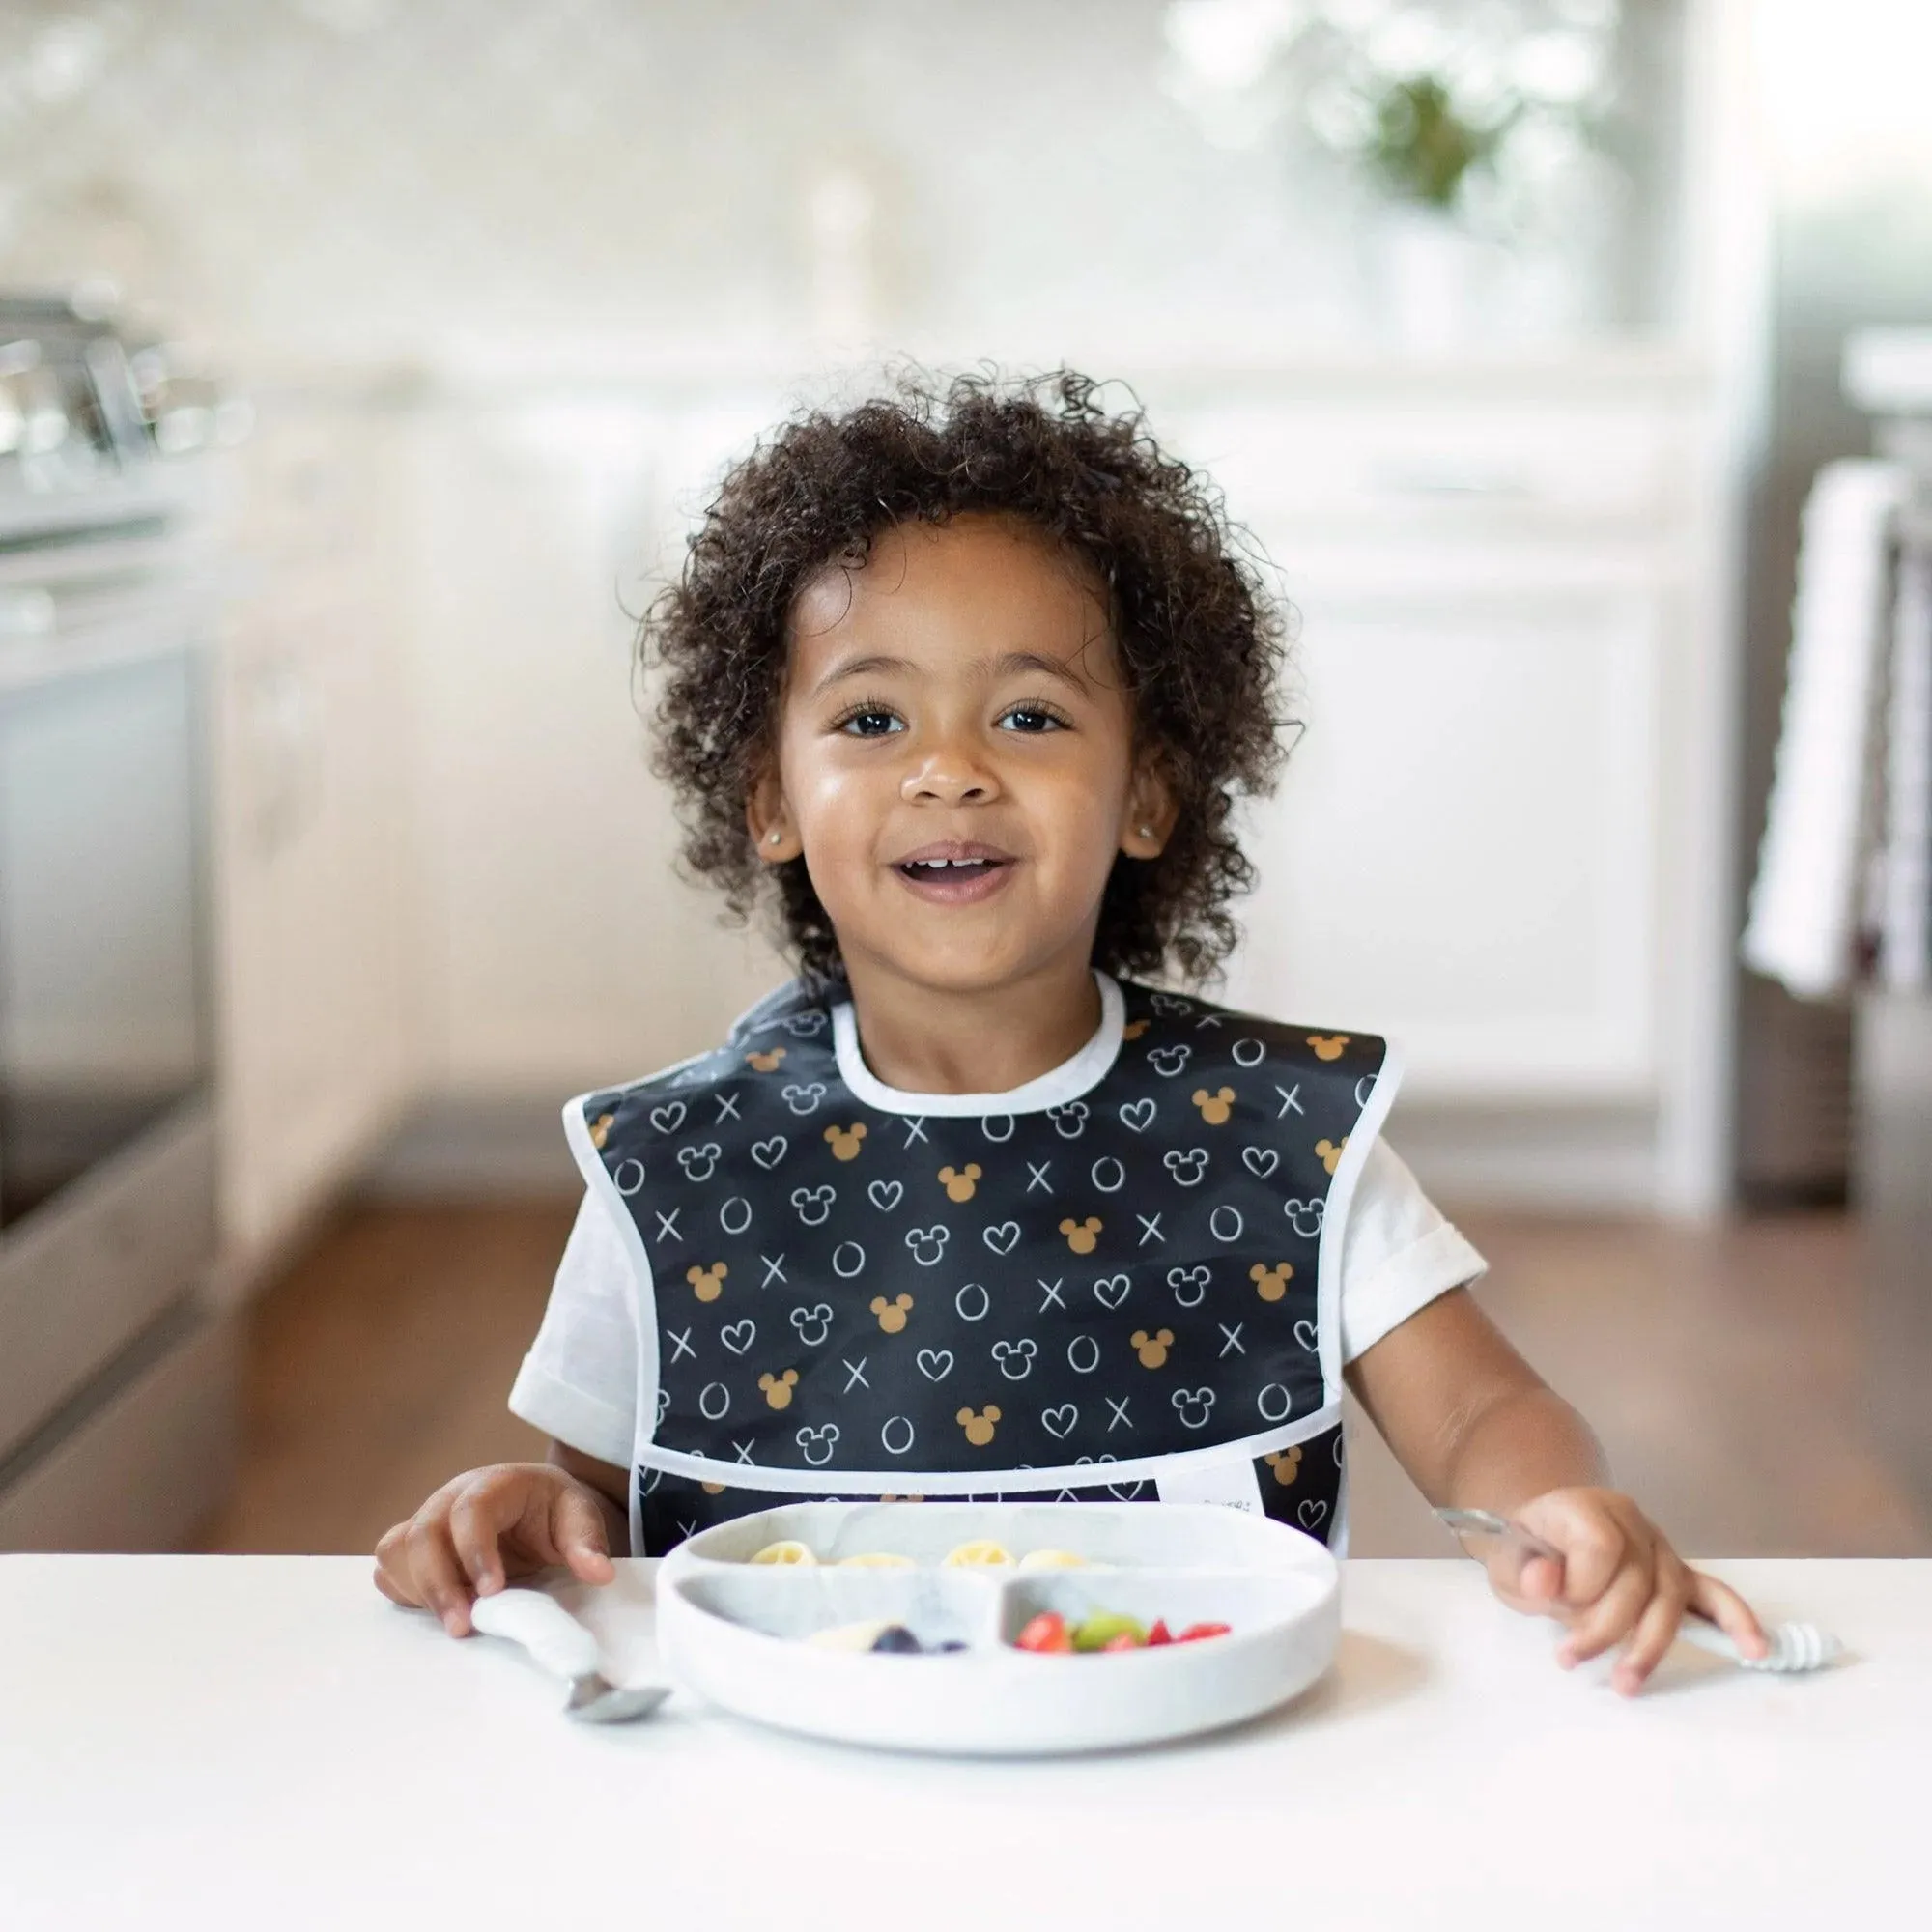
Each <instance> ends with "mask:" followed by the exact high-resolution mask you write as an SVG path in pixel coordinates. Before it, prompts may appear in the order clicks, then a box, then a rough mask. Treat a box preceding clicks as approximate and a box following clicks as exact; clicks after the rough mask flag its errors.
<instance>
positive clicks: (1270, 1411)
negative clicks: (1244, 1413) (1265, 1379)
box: [1255, 1382, 1294, 1422]
mask: <svg viewBox="0 0 1932 1932" xmlns="http://www.w3.org/2000/svg"><path fill="white" fill-rule="evenodd" d="M1255 1406H1256V1407H1257V1408H1258V1409H1260V1410H1261V1412H1262V1420H1263V1421H1264V1422H1286V1421H1287V1420H1288V1412H1289V1410H1290V1409H1292V1408H1293V1406H1294V1398H1293V1396H1292V1395H1290V1394H1289V1392H1288V1391H1287V1390H1286V1389H1285V1388H1283V1387H1282V1385H1281V1384H1280V1383H1279V1382H1269V1383H1268V1385H1267V1387H1266V1388H1264V1389H1263V1390H1262V1392H1261V1394H1260V1395H1258V1396H1257V1397H1256V1398H1255Z"/></svg>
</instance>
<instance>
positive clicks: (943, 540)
mask: <svg viewBox="0 0 1932 1932" xmlns="http://www.w3.org/2000/svg"><path fill="white" fill-rule="evenodd" d="M1133 723H1134V720H1133V701H1132V696H1131V694H1130V693H1128V692H1127V691H1126V690H1125V689H1123V687H1122V680H1121V677H1120V672H1119V666H1118V660H1117V657H1116V653H1115V649H1114V643H1113V639H1112V637H1111V635H1110V631H1109V626H1108V621H1107V611H1106V606H1105V603H1104V601H1103V599H1102V597H1101V594H1100V591H1099V587H1098V585H1097V584H1096V583H1094V582H1092V581H1091V580H1090V578H1089V576H1088V575H1087V574H1086V573H1085V572H1084V571H1083V570H1082V569H1081V567H1080V565H1079V564H1078V563H1077V562H1076V561H1075V560H1074V559H1072V558H1070V557H1069V556H1067V555H1066V554H1065V553H1064V552H1062V551H1061V550H1059V549H1058V548H1057V547H1055V546H1054V545H1053V544H1052V543H1051V541H1050V540H1048V539H1046V538H1044V537H1043V536H1041V535H1039V534H1037V532H1034V531H1032V530H1030V529H1028V528H1026V527H1025V526H1020V525H1017V524H1014V523H1012V522H1010V521H1008V520H1004V519H1000V518H995V517H989V516H977V515H976V516H965V517H960V518H957V519H955V520H954V521H953V522H952V523H950V524H946V525H943V526H928V525H920V524H916V525H913V526H909V527H895V528H894V529H892V530H888V531H886V532H885V533H884V534H882V535H881V536H880V537H879V539H878V540H877V542H876V543H875V544H874V545H873V547H872V550H871V553H870V554H869V556H868V557H867V561H866V563H865V565H864V567H863V568H861V569H858V570H855V571H843V570H837V569H828V570H826V571H824V572H822V573H821V574H820V575H819V576H818V577H817V578H816V579H815V580H813V582H811V583H810V584H809V585H808V586H807V587H806V589H805V590H804V592H803V593H802V594H801V595H800V597H799V600H798V606H797V609H796V611H795V612H794V614H793V624H792V645H791V656H790V662H789V665H788V668H787V674H786V689H785V696H784V702H783V709H782V712H781V719H780V726H779V742H778V758H777V765H776V769H775V770H774V771H772V772H770V773H768V774H767V776H766V778H765V780H764V781H763V782H762V783H761V784H760V785H759V786H758V788H757V791H756V792H755V794H754V795H753V799H752V800H751V802H750V806H749V810H748V817H749V821H750V825H751V829H752V835H753V838H755V839H756V840H757V843H758V851H759V854H760V856H762V857H764V858H766V859H768V860H771V861H774V862H779V861H783V860H787V859H791V858H795V857H797V856H798V855H799V854H800V853H801V852H802V853H803V854H804V857H805V862H806V865H807V867H808V868H809V870H810V874H811V882H812V885H813V887H814V888H815V889H816V891H817V893H818V896H819V898H820V900H821V901H822V902H823V904H824V906H825V909H826V912H827V913H828V914H829V915H830V917H831V920H832V924H833V927H834V929H835V931H836V932H837V934H838V946H839V951H840V952H841V953H842V954H843V956H844V959H845V962H846V966H847V969H848V971H851V972H852V973H853V974H854V976H855V978H857V977H860V976H862V975H863V973H864V971H865V970H866V969H867V968H869V967H871V966H874V965H876V966H880V967H884V968H886V969H888V970H890V971H892V972H895V974H897V975H898V976H899V977H901V978H904V979H907V980H913V981H915V982H917V983H920V984H923V985H927V986H932V987H943V988H945V989H947V990H950V991H961V992H964V991H982V990H988V989H991V988H994V987H998V986H1001V985H1005V984H1009V983H1011V982H1014V981H1018V980H1025V979H1027V978H1029V977H1031V976H1033V975H1035V974H1037V973H1040V972H1043V971H1050V970H1052V969H1053V968H1054V967H1056V966H1066V965H1067V964H1068V962H1069V961H1072V960H1075V959H1077V961H1078V964H1079V966H1080V967H1081V968H1082V969H1083V970H1084V967H1085V965H1086V962H1087V960H1088V958H1089V956H1090V954H1091V952H1092V949H1093V939H1094V927H1095V925H1096V923H1097V922H1098V919H1099V909H1100V895H1101V892H1102V890H1103V889H1104V887H1105V885H1106V882H1107V875H1108V872H1109V870H1110V869H1111V868H1112V866H1113V863H1114V859H1115V856H1116V854H1117V853H1119V852H1121V851H1123V850H1124V851H1126V852H1128V853H1130V854H1131V855H1133V856H1134V857H1137V858H1143V859H1147V858H1151V857H1153V856H1154V855H1155V854H1156V853H1157V852H1158V851H1159V849H1160V846H1161V843H1162V841H1163V840H1164V838H1166V836H1167V834H1168V832H1169V830H1170V829H1171V825H1172V810H1171V807H1170V806H1169V803H1168V798H1167V792H1166V788H1165V786H1164V785H1163V784H1162V783H1161V782H1160V781H1159V779H1158V777H1157V776H1156V774H1155V773H1154V771H1153V770H1152V769H1151V766H1148V765H1146V764H1145V763H1141V764H1138V765H1137V763H1136V759H1135V748H1134V730H1133ZM1143 828H1145V829H1143ZM775 834H776V835H777V836H776V837H774V835H775ZM938 861H946V862H959V863H947V864H936V863H933V862H938Z"/></svg>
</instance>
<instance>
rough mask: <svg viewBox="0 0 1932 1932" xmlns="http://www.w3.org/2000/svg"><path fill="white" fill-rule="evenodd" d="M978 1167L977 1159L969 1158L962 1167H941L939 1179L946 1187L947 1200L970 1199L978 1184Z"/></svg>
mask: <svg viewBox="0 0 1932 1932" xmlns="http://www.w3.org/2000/svg"><path fill="white" fill-rule="evenodd" d="M939 1179H940V1183H941V1185H942V1186H944V1187H945V1189H946V1198H947V1200H949V1201H970V1200H972V1198H973V1190H974V1189H975V1188H976V1187H978V1186H979V1184H980V1163H979V1162H978V1161H977V1160H969V1161H968V1162H967V1163H966V1165H965V1166H964V1167H963V1168H959V1167H942V1168H941V1169H940V1170H939Z"/></svg>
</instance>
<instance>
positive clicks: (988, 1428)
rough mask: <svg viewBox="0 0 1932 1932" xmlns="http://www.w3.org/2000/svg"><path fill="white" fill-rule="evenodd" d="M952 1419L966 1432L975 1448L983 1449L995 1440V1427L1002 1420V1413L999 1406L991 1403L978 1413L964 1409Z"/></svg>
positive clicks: (967, 1437) (968, 1439)
mask: <svg viewBox="0 0 1932 1932" xmlns="http://www.w3.org/2000/svg"><path fill="white" fill-rule="evenodd" d="M952 1419H953V1421H954V1422H956V1423H957V1424H958V1425H959V1426H960V1428H961V1429H963V1430H964V1431H965V1432H966V1439H967V1441H968V1442H970V1443H971V1444H972V1445H973V1447H974V1448H976V1449H983V1448H985V1447H986V1446H987V1444H988V1443H990V1442H991V1441H992V1439H993V1426H994V1425H995V1424H996V1423H997V1422H998V1421H999V1419H1000V1411H999V1408H998V1406H997V1405H995V1404H993V1403H990V1402H989V1403H988V1404H987V1405H986V1406H985V1407H984V1408H982V1409H979V1410H977V1411H976V1410H974V1409H970V1408H962V1409H961V1410H960V1411H959V1413H958V1414H957V1415H955V1416H954V1417H953V1418H952Z"/></svg>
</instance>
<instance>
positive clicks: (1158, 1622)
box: [1148, 1617, 1174, 1650]
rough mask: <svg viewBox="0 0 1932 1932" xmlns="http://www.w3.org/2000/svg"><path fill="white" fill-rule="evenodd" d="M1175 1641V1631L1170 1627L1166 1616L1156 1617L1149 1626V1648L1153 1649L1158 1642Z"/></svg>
mask: <svg viewBox="0 0 1932 1932" xmlns="http://www.w3.org/2000/svg"><path fill="white" fill-rule="evenodd" d="M1173 1641H1174V1633H1173V1632H1172V1631H1171V1630H1169V1629H1168V1627H1167V1619H1166V1618H1165V1617H1156V1618H1154V1620H1153V1622H1152V1623H1151V1624H1150V1625H1149V1626H1148V1648H1149V1649H1150V1650H1151V1649H1153V1647H1154V1646H1155V1645H1156V1644H1161V1643H1172V1642H1173Z"/></svg>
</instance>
